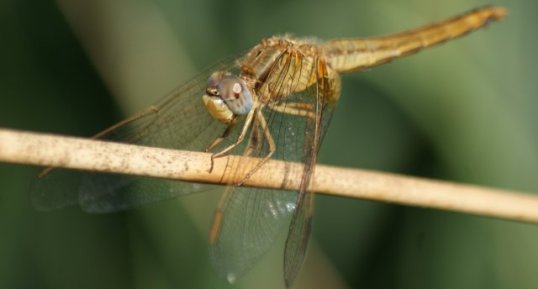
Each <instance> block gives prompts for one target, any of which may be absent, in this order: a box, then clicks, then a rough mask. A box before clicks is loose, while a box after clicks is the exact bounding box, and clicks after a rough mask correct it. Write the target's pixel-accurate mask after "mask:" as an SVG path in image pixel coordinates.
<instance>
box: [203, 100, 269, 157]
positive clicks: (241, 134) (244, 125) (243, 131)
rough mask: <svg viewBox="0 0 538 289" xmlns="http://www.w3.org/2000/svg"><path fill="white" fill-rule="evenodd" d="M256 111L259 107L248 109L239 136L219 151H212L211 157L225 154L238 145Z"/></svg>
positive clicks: (243, 137)
mask: <svg viewBox="0 0 538 289" xmlns="http://www.w3.org/2000/svg"><path fill="white" fill-rule="evenodd" d="M258 111H259V108H255V109H252V110H251V111H249V113H248V114H247V117H246V118H245V123H244V124H243V128H242V129H241V132H240V133H239V136H238V137H237V139H236V140H235V142H234V143H232V144H231V145H229V146H227V147H225V148H224V149H222V150H221V151H220V152H217V153H214V154H213V155H212V156H211V158H212V159H214V158H220V157H222V156H224V155H226V154H227V153H229V152H230V151H231V150H233V149H234V148H235V147H236V146H237V145H239V144H240V143H241V142H242V141H243V140H244V139H245V135H246V134H247V131H248V128H249V127H250V125H251V123H252V119H253V118H254V116H255V115H256V114H257V113H258Z"/></svg>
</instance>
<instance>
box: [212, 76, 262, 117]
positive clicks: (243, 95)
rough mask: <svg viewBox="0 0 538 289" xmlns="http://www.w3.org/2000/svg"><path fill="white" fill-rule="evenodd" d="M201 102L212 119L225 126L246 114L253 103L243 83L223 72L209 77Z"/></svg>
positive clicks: (239, 79)
mask: <svg viewBox="0 0 538 289" xmlns="http://www.w3.org/2000/svg"><path fill="white" fill-rule="evenodd" d="M202 101H203V103H204V106H205V108H206V109H207V111H208V112H209V114H211V116H212V117H214V118H215V119H217V120H218V121H220V122H222V123H226V124H229V123H232V121H233V120H234V118H235V116H238V115H245V114H248V112H249V111H250V110H251V109H252V106H253V103H254V101H253V99H252V94H251V92H250V90H249V88H248V87H247V85H246V84H245V81H244V80H243V79H241V78H240V77H237V76H234V75H232V74H230V73H229V72H224V71H216V72H214V73H213V74H212V75H211V76H210V77H209V80H208V83H207V88H206V93H205V94H204V96H203V97H202Z"/></svg>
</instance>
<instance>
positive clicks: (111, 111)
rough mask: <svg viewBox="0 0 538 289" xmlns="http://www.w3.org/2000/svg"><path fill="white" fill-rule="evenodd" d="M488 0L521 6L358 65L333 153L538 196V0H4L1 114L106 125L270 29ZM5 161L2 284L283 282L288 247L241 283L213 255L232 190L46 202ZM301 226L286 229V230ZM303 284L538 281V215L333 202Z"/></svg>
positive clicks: (85, 128) (49, 127)
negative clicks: (212, 229) (43, 206)
mask: <svg viewBox="0 0 538 289" xmlns="http://www.w3.org/2000/svg"><path fill="white" fill-rule="evenodd" d="M484 4H498V5H503V6H506V7H507V8H508V9H509V17H508V18H507V19H506V20H505V21H503V22H502V23H493V24H492V25H491V26H489V27H488V28H487V29H485V31H479V32H477V33H473V34H472V35H470V36H467V37H465V38H463V39H460V40H457V41H454V42H450V43H448V44H445V45H442V46H440V47H436V48H433V49H429V50H427V51H424V52H421V53H420V54H419V55H416V56H412V57H409V58H405V59H402V60H397V61H395V62H392V63H390V64H388V65H385V66H382V67H379V68H376V69H372V70H369V71H365V72H361V73H355V74H351V75H346V76H345V77H344V79H343V83H344V84H343V95H342V97H341V102H340V104H339V107H338V109H337V112H336V114H335V117H334V119H333V122H332V125H331V128H330V130H329V132H328V134H327V136H326V138H325V142H324V144H323V146H322V150H321V153H320V154H321V155H320V160H319V162H320V163H324V164H331V165H338V166H345V167H357V168H368V169H376V170H383V171H389V172H397V173H404V174H409V175H418V176H424V177H431V178H438V179H446V180H451V181H457V182H465V183H474V184H480V185H486V186H492V187H500V188H510V189H517V190H523V191H529V192H533V191H534V192H538V181H537V178H536V175H537V172H538V114H537V113H535V110H536V108H538V97H537V96H536V95H537V92H538V81H537V80H538V79H537V77H536V74H535V73H536V67H538V57H536V56H535V53H536V51H538V36H537V34H536V27H538V26H537V25H538V23H537V22H538V20H537V19H538V18H537V17H536V11H538V3H537V4H535V2H532V1H495V2H493V3H491V2H488V1H478V0H472V1H463V0H457V1H427V0H406V1H388V0H387V1H380V0H369V1H367V0H353V1H351V0H345V1H307V0H302V1H284V0H275V1H264V2H260V1H247V0H244V1H242V0H232V1H216V0H215V1H209V0H206V1H179V0H174V1H172V0H155V1H142V0H138V1H136V0H134V1H126V0H124V1H106V0H101V1H82V0H63V1H62V0H59V1H56V2H51V1H30V0H1V2H0V39H1V40H0V126H1V127H6V128H14V129H24V130H32V131H42V132H54V133H62V134H68V135H79V136H89V135H92V134H93V133H95V132H97V131H99V130H101V129H103V128H105V127H107V126H108V125H110V124H112V123H114V122H115V121H118V120H120V119H121V118H122V117H124V116H125V115H126V114H127V113H130V112H133V111H137V110H140V109H142V108H144V107H145V106H147V105H149V104H151V103H152V102H153V101H155V100H156V99H158V98H159V96H161V95H164V94H165V93H166V92H168V91H170V90H171V89H173V88H174V87H176V86H177V85H179V84H181V83H182V82H184V81H186V80H188V79H189V78H190V77H192V76H193V75H195V74H196V72H197V71H200V70H202V69H204V67H207V66H209V65H211V64H213V63H215V62H217V61H218V60H219V59H222V58H223V57H226V56H230V55H238V54H239V53H241V52H242V51H245V50H246V49H248V48H249V47H251V46H253V45H254V44H255V43H256V42H257V41H258V40H259V39H261V38H263V37H266V36H270V35H274V34H283V33H286V32H290V33H293V34H295V35H298V36H316V37H320V38H322V39H331V38H335V37H354V36H361V37H364V36H373V35H380V34H388V33H393V32H398V31H401V30H404V29H409V28H414V27H416V26H419V25H422V24H426V23H428V22H431V21H436V20H441V19H444V18H446V17H448V16H453V15H456V14H459V13H461V12H464V11H466V10H469V9H471V8H475V7H478V6H482V5H484ZM37 171H38V170H37V168H34V167H28V166H21V165H11V164H0V288H283V287H284V285H283V280H282V273H281V270H282V269H281V266H282V265H281V262H282V244H281V243H279V245H277V246H275V249H274V250H272V251H270V252H269V254H267V255H266V257H265V258H264V259H263V260H262V262H261V263H260V264H259V265H258V266H256V267H255V268H254V269H253V270H252V271H251V273H249V274H247V275H246V276H245V277H244V278H242V279H240V280H239V281H238V283H237V284H235V285H229V284H227V283H226V281H225V280H223V279H221V278H219V277H218V276H217V275H216V273H215V272H214V271H213V269H212V268H211V265H210V263H209V258H208V253H207V244H206V234H207V228H208V222H209V218H210V216H211V214H212V213H211V212H212V209H213V208H214V206H215V202H216V198H218V195H215V194H197V195H193V196H186V197H184V198H181V199H177V200H173V201H166V202H161V203H158V204H153V205H148V206H146V207H144V208H141V209H137V210H132V211H128V212H122V213H115V214H108V215H89V214H85V213H82V212H80V210H79V209H78V208H69V209H65V210H59V211H54V212H51V213H40V212H36V211H35V210H34V209H33V208H32V207H31V204H30V201H29V195H28V194H29V192H28V191H29V186H30V183H31V182H32V180H33V178H34V176H35V173H36V172H37ZM283 233H284V232H283ZM313 235H314V237H313V238H314V242H313V244H312V246H311V248H310V251H309V255H308V257H307V260H306V264H305V267H304V269H303V271H302V273H301V275H300V276H299V279H298V281H297V283H296V286H295V287H294V288H414V289H418V288H537V286H538V276H537V274H536V272H537V269H536V268H538V250H537V248H538V226H536V225H530V224H522V223H515V222H509V221H503V220H496V219H490V218H484V217H477V216H470V215H464V214H457V213H450V212H443V211H435V210H429V209H420V208H411V207H404V206H396V205H389V204H382V203H375V202H368V201H360V200H355V199H344V198H334V197H325V196H320V197H317V210H316V213H315V221H314V233H313Z"/></svg>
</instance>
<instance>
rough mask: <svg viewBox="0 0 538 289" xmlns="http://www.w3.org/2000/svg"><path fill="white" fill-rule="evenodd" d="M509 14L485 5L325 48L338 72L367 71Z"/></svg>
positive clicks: (331, 44)
mask: <svg viewBox="0 0 538 289" xmlns="http://www.w3.org/2000/svg"><path fill="white" fill-rule="evenodd" d="M505 15H506V10H505V9H503V8H500V7H484V8H480V9H475V10H472V11H470V12H467V13H465V14H463V15H460V16H457V17H454V18H451V19H448V20H445V21H442V22H438V23H434V24H431V25H427V26H424V27H420V28H418V29H414V30H410V31H405V32H402V33H398V34H394V35H388V36H382V37H375V38H365V39H339V40H333V41H329V42H327V43H325V44H323V46H322V50H323V52H324V54H325V57H326V58H327V61H328V62H329V63H330V65H331V67H332V68H333V69H335V70H336V71H339V72H348V71H357V70H363V69H367V68H370V67H373V66H376V65H380V64H383V63H386V62H389V61H391V60H392V59H394V58H397V57H402V56H406V55H409V54H413V53H416V52H418V51H419V50H421V49H423V48H427V47H430V46H433V45H436V44H439V43H442V42H444V41H447V40H450V39H453V38H456V37H460V36H463V35H465V34H467V33H469V32H472V31H474V30H477V29H479V28H482V27H484V26H485V25H487V24H488V23H489V22H491V21H494V20H500V19H502V18H503V17H504V16H505Z"/></svg>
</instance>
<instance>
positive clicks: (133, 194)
mask: <svg viewBox="0 0 538 289" xmlns="http://www.w3.org/2000/svg"><path fill="white" fill-rule="evenodd" d="M235 64H236V61H234V60H231V61H227V62H225V63H222V64H219V65H217V66H215V67H213V68H211V69H208V70H207V71H206V72H204V73H201V74H200V75H198V76H197V77H195V78H194V79H192V80H191V81H189V82H188V83H186V84H184V85H183V86H181V87H179V88H178V89H176V90H175V91H173V92H171V93H170V94H169V95H167V96H166V97H164V98H163V99H161V100H160V101H159V102H157V103H155V104H154V105H153V106H151V107H149V108H148V109H147V110H146V111H144V112H142V113H139V114H137V115H134V116H133V117H131V118H129V119H126V120H125V121H122V122H120V123H118V124H116V125H115V126H112V127H111V128H109V129H107V130H105V131H103V132H102V133H100V134H98V135H97V136H96V137H97V138H99V139H105V140H111V141H117V142H126V143H133V144H139V145H147V146H155V147H163V148H174V149H184V150H195V151H202V150H204V149H205V148H206V147H207V145H208V144H209V143H210V142H211V141H212V140H213V139H215V138H216V137H218V136H220V135H221V134H222V133H223V131H224V129H225V125H223V124H221V123H219V122H218V121H215V119H213V118H212V117H211V116H210V115H209V114H208V113H207V112H206V111H205V109H204V107H203V105H202V102H201V96H202V95H203V93H204V92H205V89H206V85H207V79H208V78H209V75H210V74H211V73H212V72H213V71H215V70H227V71H233V70H234V69H237V68H236V67H235ZM209 188H210V186H208V185H200V184H194V183H186V182H179V181H168V180H162V179H151V178H143V177H132V176H123V175H115V174H102V173H92V172H82V171H73V170H63V169H53V170H52V171H50V172H49V173H47V174H44V175H43V176H41V177H40V178H39V179H38V180H37V181H36V182H35V184H34V186H33V188H32V201H33V203H34V205H35V206H36V208H38V209H41V210H51V209H56V208H60V207H64V206H68V205H75V204H79V205H80V206H81V207H82V209H84V210H85V211H88V212H95V213H105V212H111V211H117V210H123V209H127V208H131V207H135V206H139V205H142V204H146V203H150V202H155V201H159V200H163V199H169V198H173V197H176V196H178V195H180V194H186V193H191V192H196V191H200V190H204V189H209Z"/></svg>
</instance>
